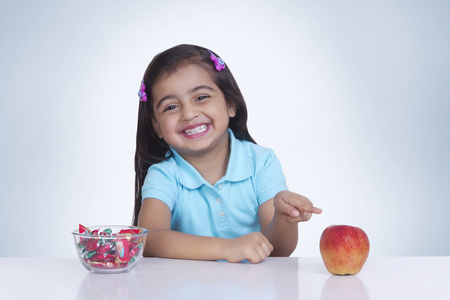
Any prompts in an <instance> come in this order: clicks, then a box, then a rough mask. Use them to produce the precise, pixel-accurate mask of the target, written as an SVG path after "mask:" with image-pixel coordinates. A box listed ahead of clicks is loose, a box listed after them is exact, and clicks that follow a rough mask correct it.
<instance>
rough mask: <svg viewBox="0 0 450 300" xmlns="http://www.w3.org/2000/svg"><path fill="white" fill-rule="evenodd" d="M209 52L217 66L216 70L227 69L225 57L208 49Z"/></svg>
mask: <svg viewBox="0 0 450 300" xmlns="http://www.w3.org/2000/svg"><path fill="white" fill-rule="evenodd" d="M208 52H209V53H210V54H211V56H210V58H211V60H212V61H213V62H214V66H215V67H216V70H217V71H219V72H220V71H222V70H223V69H225V62H224V61H223V59H221V58H220V57H217V56H215V55H214V53H212V52H211V51H209V50H208Z"/></svg>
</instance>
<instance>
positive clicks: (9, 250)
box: [0, 0, 450, 257]
mask: <svg viewBox="0 0 450 300" xmlns="http://www.w3.org/2000/svg"><path fill="white" fill-rule="evenodd" d="M162 2H164V3H162ZM187 3H189V4H187ZM449 15H450V2H449V1H437V0H433V1H418V0H412V1H406V0H404V1H395V0H393V1H387V0H386V1H356V0H354V1H349V0H343V1H331V0H329V1H287V0H279V1H199V0H197V1H189V2H185V1H170V0H168V1H114V0H109V1H106V0H96V1H49V0H45V1H31V0H30V1H4V0H1V1H0V16H1V17H0V43H1V47H0V99H1V102H0V103H1V106H0V143H1V146H0V147H1V148H0V154H1V163H0V184H1V187H0V201H1V208H0V233H1V238H2V246H1V247H0V256H38V257H48V256H56V257H75V255H76V254H75V250H74V245H73V241H72V237H71V234H70V232H71V231H72V230H73V229H75V228H76V227H77V225H78V223H83V224H86V225H93V224H129V223H130V222H131V219H132V210H133V197H134V170H133V159H134V150H135V132H136V118H137V109H138V98H137V91H138V88H139V83H140V80H141V77H142V75H143V73H144V70H145V69H146V66H147V65H148V63H149V62H150V60H151V59H152V58H153V56H154V55H155V54H157V53H158V52H160V51H162V50H165V49H166V48H169V47H171V46H174V45H177V44H180V43H193V44H199V45H202V46H205V47H208V48H211V49H213V50H214V51H216V52H218V53H219V54H220V55H221V56H222V57H223V58H224V60H225V61H226V63H227V65H228V66H229V68H230V69H231V70H232V71H233V74H234V75H235V77H236V80H237V81H238V83H239V85H240V87H241V90H242V92H243V94H244V96H245V98H246V101H247V104H248V109H249V114H250V116H249V128H250V132H251V133H252V135H253V136H254V138H255V139H256V140H257V141H258V143H259V144H261V145H264V146H267V147H270V148H273V149H274V150H275V151H276V153H277V155H278V156H279V158H280V160H281V162H282V164H283V168H284V171H285V174H286V177H287V179H288V185H289V187H290V189H291V190H293V191H296V192H298V193H301V194H304V195H306V196H308V197H309V198H310V199H311V200H312V201H313V202H314V203H315V205H316V206H319V207H321V208H323V210H324V212H323V214H322V215H321V216H315V217H313V218H312V219H311V221H310V222H307V223H304V224H301V225H300V241H299V246H298V248H297V250H296V251H295V252H294V256H319V255H320V254H319V246H318V245H319V238H320V234H321V233H322V231H323V230H324V229H325V228H326V227H327V226H329V225H332V224H349V225H354V226H359V227H361V228H363V229H364V230H365V231H366V233H367V234H368V236H369V238H370V241H371V255H373V256H391V255H393V256H396V255H450V239H449V237H450V218H449V211H450V204H449V203H450V202H449V200H450V199H449V198H450V197H449V194H450V171H449V170H450V158H449V153H450V129H449V128H450V118H449V116H450V104H449V100H450V84H449V81H450V58H449V57H450V55H449V53H450V39H449V37H450V21H449V17H448V16H449Z"/></svg>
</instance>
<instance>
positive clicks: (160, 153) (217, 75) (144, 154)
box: [133, 45, 256, 225]
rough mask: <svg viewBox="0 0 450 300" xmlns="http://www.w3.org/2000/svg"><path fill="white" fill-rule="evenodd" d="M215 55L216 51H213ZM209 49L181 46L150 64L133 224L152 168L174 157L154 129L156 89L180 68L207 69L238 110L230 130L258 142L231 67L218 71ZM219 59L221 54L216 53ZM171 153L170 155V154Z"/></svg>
mask: <svg viewBox="0 0 450 300" xmlns="http://www.w3.org/2000/svg"><path fill="white" fill-rule="evenodd" d="M213 53H214V52H213ZM210 55H211V54H210V53H209V51H208V49H206V48H203V47H199V46H195V45H178V46H175V47H173V48H170V49H168V50H166V51H164V52H162V53H159V54H158V55H156V56H155V57H154V58H153V60H152V61H151V62H150V64H149V66H148V67H147V70H146V71H145V74H144V79H143V82H144V85H145V93H146V94H147V102H140V104H139V112H138V124H137V133H136V155H135V158H134V169H135V172H136V178H135V204H134V216H133V224H134V225H137V221H138V217H139V211H140V209H141V202H142V195H141V192H142V185H143V183H144V179H145V176H146V175H147V170H148V168H149V167H150V166H151V165H153V164H156V163H159V162H161V161H163V160H165V159H167V158H169V157H170V156H171V155H172V154H171V153H170V149H169V145H168V144H167V143H166V142H165V141H164V140H163V139H160V138H159V137H158V135H157V134H156V132H155V131H154V129H153V125H152V119H153V118H154V112H153V96H152V89H153V86H154V85H155V84H156V83H157V82H158V80H161V78H163V77H164V76H169V75H171V74H173V73H174V72H175V71H177V70H178V69H179V68H180V67H183V66H186V65H189V64H195V65H198V66H201V67H203V68H204V69H205V70H206V71H207V72H208V73H209V74H210V75H211V78H212V79H213V81H214V83H215V84H216V85H217V87H218V88H219V89H220V90H221V91H222V93H223V94H224V96H225V101H226V102H227V103H228V104H229V105H234V106H235V107H236V116H235V117H234V118H230V122H229V125H228V126H229V128H230V129H231V130H232V131H233V133H234V135H235V136H236V138H237V139H240V140H245V141H249V142H252V143H255V144H256V142H255V141H254V140H253V138H252V137H251V136H250V133H249V132H248V128H247V106H246V104H245V101H244V97H243V96H242V93H241V91H240V89H239V87H238V85H237V83H236V80H235V79H234V77H233V74H231V71H230V68H229V67H228V66H226V67H225V69H223V70H221V71H220V72H218V71H217V70H216V69H215V68H214V63H213V62H212V61H211V58H210ZM214 55H216V56H217V57H219V56H218V55H217V54H215V53H214ZM167 154H169V155H167Z"/></svg>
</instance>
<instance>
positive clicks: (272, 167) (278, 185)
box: [255, 149, 288, 205]
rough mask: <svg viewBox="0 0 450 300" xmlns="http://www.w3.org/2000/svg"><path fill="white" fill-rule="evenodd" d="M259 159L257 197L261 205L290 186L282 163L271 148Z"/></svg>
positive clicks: (256, 179) (256, 177)
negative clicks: (287, 183)
mask: <svg viewBox="0 0 450 300" xmlns="http://www.w3.org/2000/svg"><path fill="white" fill-rule="evenodd" d="M258 160H259V161H258V169H257V173H256V174H255V181H256V197H257V199H258V203H259V205H261V204H263V203H264V202H266V201H267V200H270V199H272V198H273V197H275V195H276V194H277V193H278V192H280V191H285V190H287V189H288V188H287V185H286V178H285V176H284V174H283V170H282V167H281V163H280V161H279V160H278V158H277V156H276V155H275V153H274V152H273V150H271V149H269V150H268V151H267V152H266V154H265V155H264V156H263V157H260V158H259V159H258Z"/></svg>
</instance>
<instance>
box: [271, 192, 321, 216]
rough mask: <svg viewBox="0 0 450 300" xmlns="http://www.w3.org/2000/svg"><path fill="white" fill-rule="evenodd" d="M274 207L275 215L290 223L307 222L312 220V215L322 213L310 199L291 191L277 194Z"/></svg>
mask: <svg viewBox="0 0 450 300" xmlns="http://www.w3.org/2000/svg"><path fill="white" fill-rule="evenodd" d="M274 206H275V215H278V216H281V217H282V218H283V219H284V220H286V221H287V222H289V223H298V222H305V221H308V220H309V219H311V216H312V214H320V213H322V210H321V209H320V208H317V207H314V206H313V204H312V202H311V201H310V200H309V199H308V198H306V197H304V196H301V195H299V194H296V193H293V192H289V191H282V192H279V193H278V194H276V195H275V198H274Z"/></svg>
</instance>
